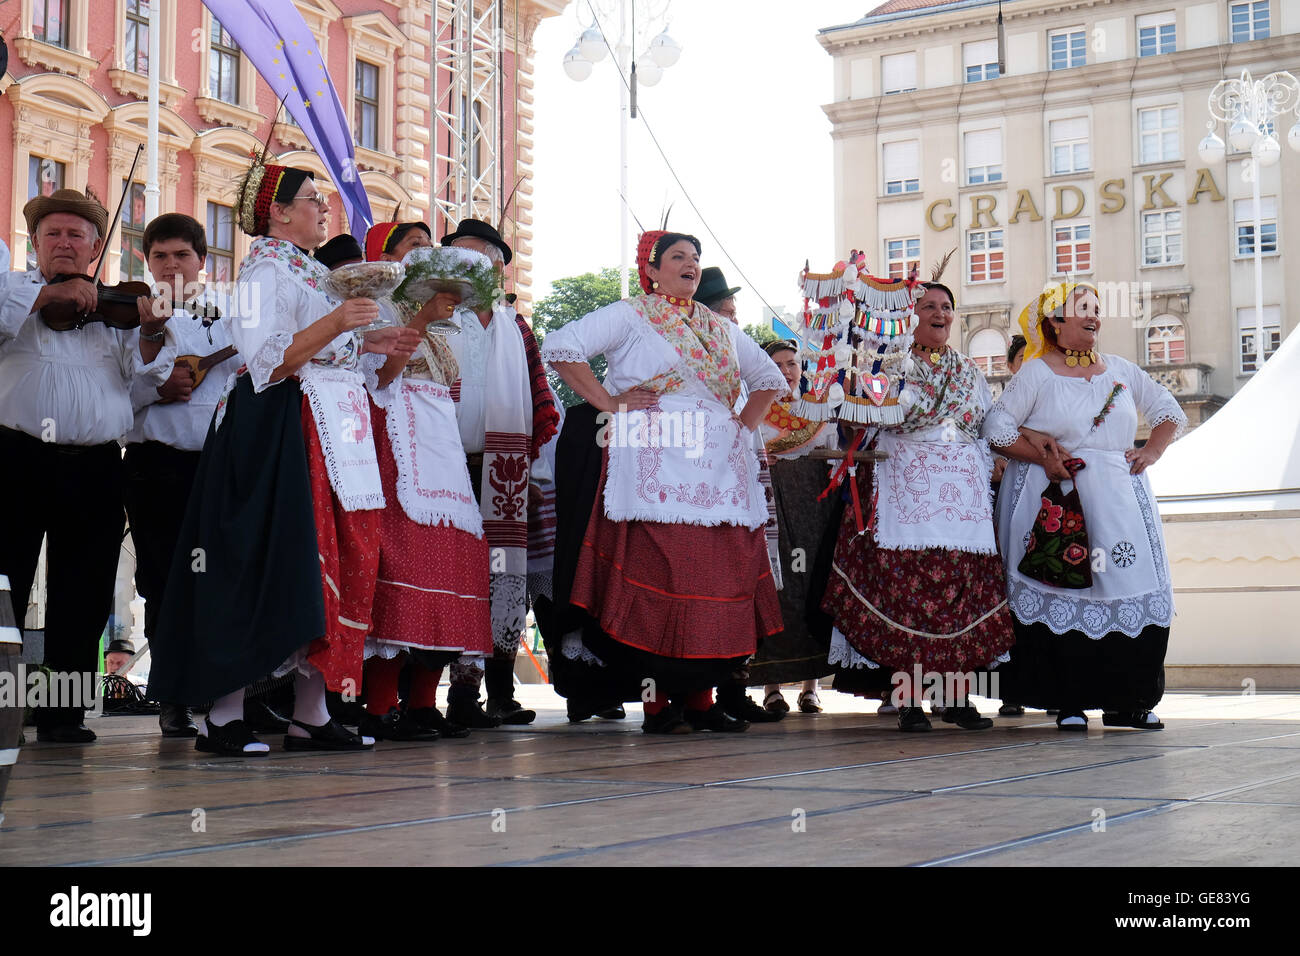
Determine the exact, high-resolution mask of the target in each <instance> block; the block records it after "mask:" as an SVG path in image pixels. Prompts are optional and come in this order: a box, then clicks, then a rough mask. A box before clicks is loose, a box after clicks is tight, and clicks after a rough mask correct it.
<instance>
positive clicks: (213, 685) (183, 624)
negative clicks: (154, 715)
mask: <svg viewBox="0 0 1300 956" xmlns="http://www.w3.org/2000/svg"><path fill="white" fill-rule="evenodd" d="M324 633H325V601H324V597H323V595H322V592H321V577H320V559H319V556H318V548H317V543H316V523H315V519H314V517H313V514H312V495H311V482H310V477H309V474H308V470H307V451H306V444H305V442H304V439H303V431H302V391H301V390H300V389H299V387H298V383H297V381H296V380H293V379H290V380H288V381H285V382H282V383H280V384H278V385H275V386H273V387H271V388H268V389H266V390H265V391H263V392H261V393H260V394H257V393H255V392H254V391H253V385H252V381H251V380H250V379H249V377H248V376H247V375H241V376H240V377H239V380H238V382H237V384H236V386H235V389H234V391H233V392H232V393H231V395H230V397H229V400H228V403H227V406H226V413H225V420H224V421H223V422H222V425H221V428H220V429H215V428H213V427H211V426H209V428H208V435H207V439H206V440H205V442H204V444H203V455H202V458H201V459H200V461H199V469H198V473H197V474H196V475H195V478H194V488H193V491H192V492H191V494H190V500H189V505H188V507H187V509H186V512H185V520H184V523H183V524H182V526H181V533H180V537H179V539H178V540H177V544H176V553H175V555H174V556H173V558H172V568H171V572H170V574H169V575H168V578H167V592H166V597H165V599H164V601H163V606H162V610H161V613H160V614H159V618H158V627H157V634H155V636H154V638H153V640H152V641H151V642H150V646H151V650H152V654H153V666H152V670H151V673H150V675H149V693H150V696H152V697H153V698H155V699H158V700H167V701H174V702H176V703H185V704H197V703H200V702H202V701H207V700H213V699H215V698H217V697H221V696H223V695H225V694H229V693H232V692H233V691H236V690H239V689H240V688H241V687H244V686H246V685H247V684H250V683H252V682H253V681H255V680H258V679H259V678H262V677H265V676H266V674H268V673H269V672H271V671H273V670H274V669H275V668H277V667H278V666H280V665H281V664H282V663H283V662H284V661H285V660H286V659H288V658H289V657H290V656H291V655H292V654H293V653H294V652H295V651H296V650H298V649H299V648H301V647H302V646H303V645H305V644H307V643H309V642H310V641H312V640H314V639H315V638H318V637H320V636H321V635H323V634H324Z"/></svg>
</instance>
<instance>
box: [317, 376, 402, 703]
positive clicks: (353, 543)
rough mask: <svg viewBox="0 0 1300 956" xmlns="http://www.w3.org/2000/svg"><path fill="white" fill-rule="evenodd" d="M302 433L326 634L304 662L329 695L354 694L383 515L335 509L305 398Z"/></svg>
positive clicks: (368, 620) (358, 682)
mask: <svg viewBox="0 0 1300 956" xmlns="http://www.w3.org/2000/svg"><path fill="white" fill-rule="evenodd" d="M302 433H303V439H304V441H305V444H306V446H307V471H308V474H309V475H310V477H311V497H312V510H313V514H314V516H315V519H316V547H317V552H318V556H319V558H320V575H321V591H322V592H323V593H324V596H325V634H324V636H323V637H318V638H316V639H315V640H314V641H312V642H311V645H310V646H309V648H308V652H307V660H308V661H309V662H310V663H311V664H312V666H313V667H315V668H316V669H317V670H319V671H320V672H321V674H323V675H324V677H325V685H326V686H327V687H328V688H329V689H330V690H332V691H337V692H340V693H342V692H343V691H347V690H350V691H352V692H353V693H356V691H357V689H358V688H360V687H361V668H362V665H363V663H364V660H365V647H366V635H367V634H369V633H370V624H371V618H370V612H371V607H372V604H373V602H374V596H375V579H376V575H377V573H378V571H379V527H380V519H381V516H382V515H383V511H381V510H369V511H345V510H344V508H343V506H342V505H341V504H340V503H339V500H338V497H337V496H336V495H335V494H334V490H333V489H332V488H331V487H330V479H329V472H327V471H326V468H325V455H324V453H323V452H322V450H321V443H320V435H319V434H317V431H316V420H315V418H313V417H312V413H311V405H310V403H309V402H308V401H307V398H306V396H304V397H303V400H302ZM346 681H351V682H352V683H351V684H350V685H348V684H346V683H345V682H346Z"/></svg>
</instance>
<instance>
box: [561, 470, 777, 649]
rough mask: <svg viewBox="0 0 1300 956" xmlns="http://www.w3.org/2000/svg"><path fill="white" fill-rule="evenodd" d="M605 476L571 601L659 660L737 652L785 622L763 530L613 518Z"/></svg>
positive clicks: (619, 639) (616, 635) (603, 626)
mask: <svg viewBox="0 0 1300 956" xmlns="http://www.w3.org/2000/svg"><path fill="white" fill-rule="evenodd" d="M604 489H605V475H604V474H603V472H602V474H601V480H600V485H599V487H598V488H597V491H596V503H595V507H593V508H592V510H591V519H590V521H589V522H588V525H587V533H586V536H585V537H584V539H583V543H582V552H581V554H580V555H579V558H578V567H577V572H576V574H575V576H574V582H573V592H572V596H571V598H570V601H571V603H572V604H574V605H575V606H577V607H581V608H583V609H585V610H586V611H587V613H588V614H590V615H591V616H592V617H593V618H594V619H595V620H596V621H597V622H598V623H599V624H600V627H601V629H602V630H603V631H605V633H606V634H607V635H608V636H609V637H611V638H612V639H613V640H615V641H617V642H619V643H620V644H625V645H627V646H628V647H632V648H635V649H637V650H641V651H646V652H648V653H650V654H654V655H657V656H659V657H670V658H680V659H687V660H690V659H704V658H710V659H719V658H738V657H746V656H748V655H750V654H753V653H754V651H755V649H756V648H757V646H758V640H759V638H761V637H766V636H767V635H769V634H775V633H777V632H778V631H780V630H781V628H782V623H781V604H780V602H779V601H778V599H777V595H776V586H775V584H774V583H773V581H772V568H771V565H770V564H769V563H768V557H767V541H766V538H765V536H764V531H763V529H762V528H759V529H757V530H755V531H749V530H748V529H746V528H741V527H738V526H736V525H718V526H715V527H712V528H706V527H703V526H701V525H693V524H661V523H658V522H651V521H611V520H610V519H609V518H607V517H605V509H604V507H603V501H604Z"/></svg>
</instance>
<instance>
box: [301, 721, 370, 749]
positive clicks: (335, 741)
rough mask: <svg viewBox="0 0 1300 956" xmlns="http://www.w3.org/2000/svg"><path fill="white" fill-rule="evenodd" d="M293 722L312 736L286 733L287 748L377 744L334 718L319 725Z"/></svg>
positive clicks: (333, 747)
mask: <svg viewBox="0 0 1300 956" xmlns="http://www.w3.org/2000/svg"><path fill="white" fill-rule="evenodd" d="M291 723H293V724H294V725H295V726H298V727H301V728H302V729H303V730H305V731H307V733H309V734H311V736H310V737H295V736H294V735H293V734H285V735H284V749H285V750H371V749H372V748H373V747H374V746H375V745H374V744H373V743H369V744H368V743H366V742H365V741H364V740H362V739H361V737H360V736H358V735H357V734H354V733H353V732H352V731H350V730H348V729H347V728H346V727H344V726H343V725H342V724H340V723H339V722H338V721H337V720H334V719H333V718H331V719H330V722H329V723H328V724H321V725H320V726H319V727H313V726H311V725H310V724H304V723H303V722H302V721H299V720H294V721H291Z"/></svg>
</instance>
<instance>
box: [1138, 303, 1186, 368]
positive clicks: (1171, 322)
mask: <svg viewBox="0 0 1300 956" xmlns="http://www.w3.org/2000/svg"><path fill="white" fill-rule="evenodd" d="M1146 346H1147V361H1146V364H1147V365H1181V364H1182V363H1183V362H1186V361H1187V332H1186V331H1185V330H1184V328H1183V323H1181V322H1179V321H1178V320H1177V319H1176V318H1174V317H1173V316H1172V315H1158V316H1156V317H1155V318H1154V319H1152V320H1151V324H1150V325H1148V326H1147V342H1146Z"/></svg>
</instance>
